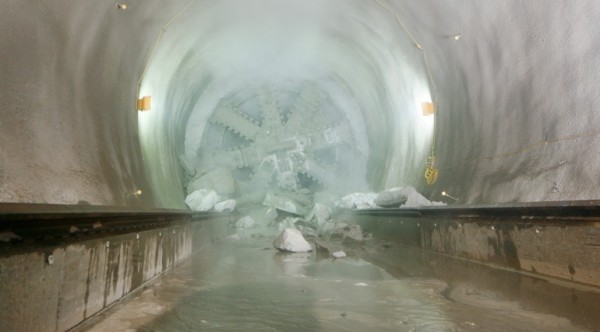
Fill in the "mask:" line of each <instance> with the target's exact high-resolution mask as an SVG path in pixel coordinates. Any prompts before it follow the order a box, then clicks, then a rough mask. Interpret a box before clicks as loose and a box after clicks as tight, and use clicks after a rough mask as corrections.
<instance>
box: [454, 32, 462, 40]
mask: <svg viewBox="0 0 600 332" xmlns="http://www.w3.org/2000/svg"><path fill="white" fill-rule="evenodd" d="M461 38H462V34H460V33H458V34H456V35H454V40H456V41H459V40H460V39H461Z"/></svg>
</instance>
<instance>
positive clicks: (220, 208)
mask: <svg viewBox="0 0 600 332" xmlns="http://www.w3.org/2000/svg"><path fill="white" fill-rule="evenodd" d="M236 204H237V202H236V201H235V199H228V200H226V201H222V202H219V203H217V204H215V211H216V212H231V211H233V210H235V206H236Z"/></svg>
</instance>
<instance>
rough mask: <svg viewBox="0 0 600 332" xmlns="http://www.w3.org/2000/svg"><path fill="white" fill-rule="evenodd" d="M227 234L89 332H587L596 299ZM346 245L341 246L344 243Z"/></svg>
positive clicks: (480, 272)
mask: <svg viewBox="0 0 600 332" xmlns="http://www.w3.org/2000/svg"><path fill="white" fill-rule="evenodd" d="M270 242H271V238H270V237H260V236H255V237H247V238H245V239H240V240H233V239H225V240H224V241H223V242H222V243H220V244H217V245H215V246H213V247H212V248H210V249H208V250H205V251H203V252H201V253H200V254H198V255H195V256H194V257H193V258H192V259H190V260H188V261H187V262H185V263H184V264H182V265H181V266H179V267H177V268H176V269H175V270H173V271H172V272H170V273H169V274H168V275H166V276H165V277H163V278H161V279H160V280H158V281H157V282H156V283H154V284H152V285H150V286H148V287H147V288H146V289H145V290H144V291H143V292H141V293H140V294H138V295H136V296H135V297H133V298H131V299H130V300H128V301H126V302H125V303H122V304H119V305H117V306H115V307H114V308H113V309H111V310H110V311H108V312H106V313H105V314H103V315H102V316H101V317H99V318H98V319H96V321H95V322H94V323H93V324H94V325H92V326H90V325H88V326H87V327H86V328H87V329H89V330H91V331H128V330H131V331H134V330H136V331H589V330H595V329H596V328H598V327H599V326H600V325H598V318H597V316H599V315H598V313H600V309H597V308H596V304H598V306H600V296H598V295H595V294H591V293H585V292H581V291H575V290H571V289H567V288H563V287H558V286H554V285H552V284H549V283H547V282H544V281H542V280H536V279H533V278H529V277H524V276H519V275H516V274H514V273H509V272H503V271H500V272H499V271H495V270H491V269H489V268H486V267H483V266H479V265H472V264H469V263H465V262H462V261H454V260H452V259H449V258H446V257H441V256H437V255H432V254H427V253H423V252H421V251H417V250H414V249H410V248H406V247H402V246H399V245H396V244H393V243H383V242H378V241H376V240H371V241H369V242H368V243H366V244H363V245H360V246H359V245H353V246H350V247H347V246H346V247H345V248H344V249H345V250H346V251H347V253H348V254H349V256H350V257H347V258H342V259H332V258H330V257H329V255H328V254H327V253H326V252H322V251H320V252H317V253H310V254H282V253H279V252H277V251H276V250H274V249H272V247H271V243H270ZM338 246H341V244H338Z"/></svg>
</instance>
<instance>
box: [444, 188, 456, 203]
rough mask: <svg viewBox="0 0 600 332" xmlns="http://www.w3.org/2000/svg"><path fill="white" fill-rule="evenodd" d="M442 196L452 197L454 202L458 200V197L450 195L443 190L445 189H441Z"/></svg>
mask: <svg viewBox="0 0 600 332" xmlns="http://www.w3.org/2000/svg"><path fill="white" fill-rule="evenodd" d="M442 196H446V197H449V198H452V199H453V200H454V201H455V202H456V201H458V198H456V197H454V196H452V195H449V194H448V193H447V192H445V191H442Z"/></svg>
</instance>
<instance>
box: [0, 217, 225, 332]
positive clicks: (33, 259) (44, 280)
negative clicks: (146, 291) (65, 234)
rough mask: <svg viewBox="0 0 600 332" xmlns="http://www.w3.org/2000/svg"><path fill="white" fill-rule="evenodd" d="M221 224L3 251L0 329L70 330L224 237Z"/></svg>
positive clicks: (212, 222)
mask: <svg viewBox="0 0 600 332" xmlns="http://www.w3.org/2000/svg"><path fill="white" fill-rule="evenodd" d="M227 220H228V218H227V217H225V218H214V219H210V220H202V221H198V222H186V223H183V224H181V225H174V226H170V227H166V228H158V229H153V230H148V231H142V232H139V233H130V234H124V235H114V236H105V237H102V238H96V239H90V240H85V241H81V242H76V243H71V244H56V245H49V244H47V245H44V247H35V248H32V249H31V250H26V249H24V248H21V249H15V248H13V249H9V248H7V247H3V248H1V249H2V250H1V251H0V253H2V256H1V257H0V298H1V299H2V301H0V330H2V331H65V330H68V329H70V328H72V327H74V326H76V325H77V324H79V323H81V322H82V321H83V320H85V319H87V318H90V317H92V316H94V315H96V314H98V313H99V312H100V311H102V310H104V309H106V308H107V307H109V306H110V305H112V304H114V303H116V302H117V301H119V300H120V299H121V298H123V297H124V296H126V295H128V294H131V293H132V292H135V291H136V290H138V289H140V287H142V286H143V285H145V284H146V283H147V282H149V281H151V280H152V279H154V278H156V277H157V276H159V275H161V274H162V273H164V272H165V271H167V270H169V269H170V268H172V267H174V266H175V265H177V264H178V263H179V262H181V261H182V260H185V259H187V258H188V257H189V256H190V255H191V254H192V253H193V252H195V251H198V250H201V249H202V248H203V247H205V246H207V245H210V244H211V243H212V242H214V241H215V238H217V237H219V236H221V235H222V234H223V232H224V229H225V227H226V225H227ZM15 250H16V252H15Z"/></svg>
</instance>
